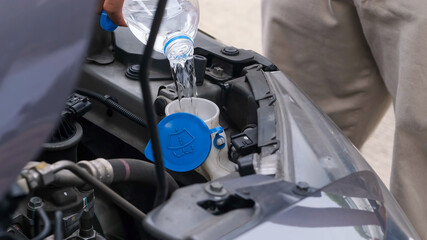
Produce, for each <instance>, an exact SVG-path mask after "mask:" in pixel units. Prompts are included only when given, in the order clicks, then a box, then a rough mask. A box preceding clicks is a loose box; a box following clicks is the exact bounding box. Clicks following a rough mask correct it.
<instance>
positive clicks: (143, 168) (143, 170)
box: [53, 159, 179, 196]
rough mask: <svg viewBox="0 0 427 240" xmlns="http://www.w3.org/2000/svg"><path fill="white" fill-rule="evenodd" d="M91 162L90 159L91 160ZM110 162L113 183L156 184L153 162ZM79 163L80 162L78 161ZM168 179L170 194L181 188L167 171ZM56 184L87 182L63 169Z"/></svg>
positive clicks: (66, 184)
mask: <svg viewBox="0 0 427 240" xmlns="http://www.w3.org/2000/svg"><path fill="white" fill-rule="evenodd" d="M89 162H90V161H89ZM108 162H109V163H110V164H111V166H112V168H113V175H114V178H113V181H112V182H111V184H113V183H121V182H127V181H132V182H137V183H141V184H145V185H150V186H156V185H157V178H156V170H155V166H154V164H153V163H151V162H145V161H142V160H139V159H110V160H108ZM77 165H78V163H77ZM166 181H167V182H168V186H169V187H168V196H169V195H170V194H171V193H173V192H174V191H175V190H176V189H178V188H179V186H178V184H177V183H176V181H175V179H174V178H173V177H172V176H171V175H170V174H169V173H168V172H166ZM53 184H54V185H56V186H61V187H64V186H82V185H84V184H85V182H84V181H83V180H81V179H80V178H79V177H77V176H76V175H75V174H74V173H72V172H70V171H67V170H63V171H60V172H58V173H56V174H55V181H54V182H53Z"/></svg>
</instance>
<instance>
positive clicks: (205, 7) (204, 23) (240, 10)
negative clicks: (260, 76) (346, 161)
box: [199, 0, 395, 186]
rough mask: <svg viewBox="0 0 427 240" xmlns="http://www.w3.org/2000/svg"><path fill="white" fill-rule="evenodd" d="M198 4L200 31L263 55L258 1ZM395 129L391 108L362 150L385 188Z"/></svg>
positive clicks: (201, 0)
mask: <svg viewBox="0 0 427 240" xmlns="http://www.w3.org/2000/svg"><path fill="white" fill-rule="evenodd" d="M199 4H200V16H201V21H200V29H202V30H204V31H205V32H207V33H209V34H211V35H213V36H214V37H216V38H217V39H218V40H220V41H222V42H223V43H225V44H227V45H232V46H235V47H238V48H244V49H251V50H254V51H256V52H259V53H262V43H261V1H260V0H214V1H212V0H199ZM394 125H395V123H394V115H393V110H392V108H391V107H390V109H389V110H388V111H387V113H386V115H385V116H384V118H383V119H382V121H381V123H380V124H379V126H378V127H377V129H376V130H375V131H374V133H373V134H372V136H371V137H370V138H369V139H368V141H367V142H366V143H365V145H364V146H363V148H362V150H361V152H362V154H363V156H364V157H365V158H366V160H367V161H368V162H369V164H370V165H371V166H372V167H373V168H374V170H375V171H376V172H377V174H378V175H379V176H380V177H381V179H382V180H383V182H384V183H385V184H386V185H387V186H389V182H390V170H391V159H392V147H393V134H394Z"/></svg>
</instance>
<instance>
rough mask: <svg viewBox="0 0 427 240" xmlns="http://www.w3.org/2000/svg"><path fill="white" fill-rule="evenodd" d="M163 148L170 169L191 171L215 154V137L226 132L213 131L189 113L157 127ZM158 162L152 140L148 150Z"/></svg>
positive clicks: (165, 119) (163, 122)
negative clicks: (213, 152)
mask: <svg viewBox="0 0 427 240" xmlns="http://www.w3.org/2000/svg"><path fill="white" fill-rule="evenodd" d="M157 127H158V131H159V137H160V143H161V145H162V153H163V162H164V164H165V167H166V168H167V169H170V170H172V171H175V172H188V171H191V170H193V169H195V168H197V167H198V166H200V165H201V164H202V163H203V162H204V161H205V160H206V158H207V157H208V155H209V152H210V151H211V146H212V139H211V134H212V133H214V132H218V131H221V132H222V131H223V129H222V128H221V127H220V128H214V129H211V130H210V129H209V127H208V126H207V125H206V124H205V123H204V122H203V120H202V119H200V118H198V117H197V116H195V115H193V114H189V113H174V114H171V115H169V116H167V117H165V118H164V119H163V120H162V121H160V123H159V124H158V125H157ZM144 154H145V156H146V157H147V158H148V159H149V160H151V161H154V157H153V149H152V146H151V140H150V141H149V142H148V144H147V147H146V148H145V151H144Z"/></svg>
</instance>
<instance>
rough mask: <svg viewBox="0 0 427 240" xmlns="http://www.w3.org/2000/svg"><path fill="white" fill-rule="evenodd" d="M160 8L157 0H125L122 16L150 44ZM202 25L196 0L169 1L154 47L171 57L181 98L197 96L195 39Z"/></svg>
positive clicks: (141, 39)
mask: <svg viewBox="0 0 427 240" xmlns="http://www.w3.org/2000/svg"><path fill="white" fill-rule="evenodd" d="M156 10H157V1H156V0H125V1H124V4H123V18H124V20H125V22H126V24H127V25H128V27H129V28H130V30H131V31H132V33H133V34H134V35H135V36H136V37H137V38H138V39H139V40H140V41H141V42H142V43H144V44H146V43H147V40H148V36H149V34H150V28H151V24H152V22H153V19H154V15H155V12H156ZM198 25H199V4H198V2H197V0H168V2H167V5H166V9H165V13H164V16H163V20H162V24H161V26H160V29H159V33H158V35H157V38H156V43H155V45H154V50H156V51H158V52H160V53H164V55H165V56H166V57H167V58H168V59H169V62H170V66H171V70H172V75H173V77H174V79H175V83H176V87H177V91H178V97H179V99H181V98H182V97H195V96H196V95H197V92H196V86H195V75H194V60H193V53H194V42H193V41H194V38H195V36H196V33H197V28H198Z"/></svg>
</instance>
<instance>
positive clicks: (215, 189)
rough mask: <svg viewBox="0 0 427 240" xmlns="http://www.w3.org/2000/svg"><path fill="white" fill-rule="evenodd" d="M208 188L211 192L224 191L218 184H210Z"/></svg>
mask: <svg viewBox="0 0 427 240" xmlns="http://www.w3.org/2000/svg"><path fill="white" fill-rule="evenodd" d="M209 188H210V190H211V191H212V192H217V193H218V192H221V191H222V189H224V186H222V184H221V183H219V182H211V183H210V185H209Z"/></svg>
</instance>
